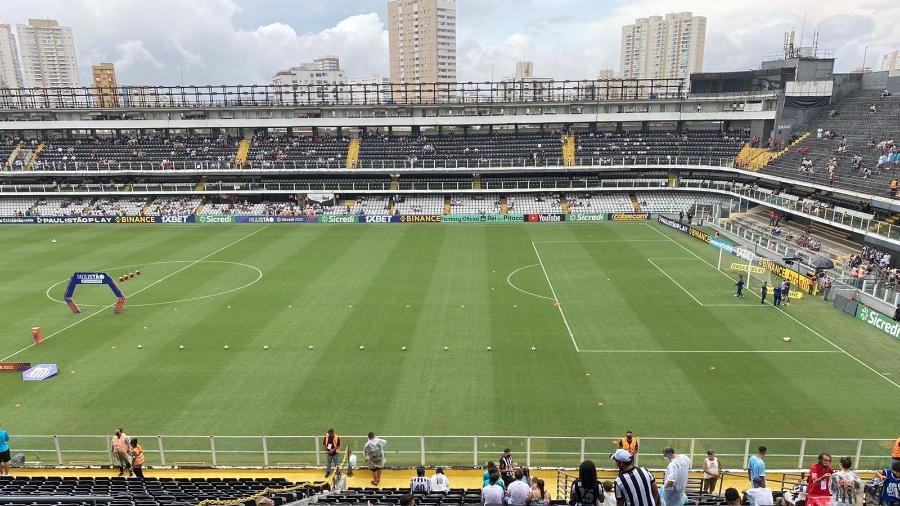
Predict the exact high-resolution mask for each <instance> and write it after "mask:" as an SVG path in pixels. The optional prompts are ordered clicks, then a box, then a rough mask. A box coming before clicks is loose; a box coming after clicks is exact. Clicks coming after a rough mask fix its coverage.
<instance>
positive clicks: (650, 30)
mask: <svg viewBox="0 0 900 506" xmlns="http://www.w3.org/2000/svg"><path fill="white" fill-rule="evenodd" d="M705 46H706V18H705V17H703V16H694V15H693V14H692V13H690V12H678V13H670V14H666V15H665V17H662V16H650V17H649V18H638V19H636V20H635V21H634V24H633V25H625V26H623V27H622V46H621V51H620V60H619V61H620V63H619V69H620V71H621V72H620V74H621V76H622V78H623V79H667V78H668V79H675V78H682V79H686V78H688V77H689V76H690V75H691V73H692V72H702V71H703V53H704V51H705Z"/></svg>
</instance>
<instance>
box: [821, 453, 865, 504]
mask: <svg viewBox="0 0 900 506" xmlns="http://www.w3.org/2000/svg"><path fill="white" fill-rule="evenodd" d="M852 466H853V462H852V461H851V460H850V457H843V458H841V470H840V471H838V472H836V473H834V474H832V475H831V483H830V484H829V488H830V489H831V494H832V496H833V498H834V506H852V505H853V504H855V503H856V494H857V493H859V492H860V491H862V481H861V480H860V479H859V476H857V475H856V473H854V472H853V471H851V470H850V468H851V467H852Z"/></svg>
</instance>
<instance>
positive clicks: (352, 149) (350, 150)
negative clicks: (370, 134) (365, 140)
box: [345, 137, 362, 169]
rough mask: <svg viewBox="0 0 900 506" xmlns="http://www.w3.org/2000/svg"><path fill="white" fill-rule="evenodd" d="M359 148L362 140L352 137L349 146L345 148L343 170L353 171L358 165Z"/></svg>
mask: <svg viewBox="0 0 900 506" xmlns="http://www.w3.org/2000/svg"><path fill="white" fill-rule="evenodd" d="M360 146H362V139H360V138H359V137H354V138H353V139H350V145H349V146H347V160H346V164H345V168H348V169H355V168H356V165H357V164H358V163H359V150H360Z"/></svg>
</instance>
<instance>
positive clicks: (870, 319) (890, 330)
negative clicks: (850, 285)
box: [856, 304, 900, 339]
mask: <svg viewBox="0 0 900 506" xmlns="http://www.w3.org/2000/svg"><path fill="white" fill-rule="evenodd" d="M856 317H857V318H859V319H860V320H862V321H864V322H866V323H868V324H869V325H871V326H873V327H875V328H876V329H878V330H880V331H882V332H884V333H885V334H887V335H889V336H894V337H896V338H897V339H900V322H895V321H894V320H892V319H890V318H888V317H887V316H885V315H883V314H881V313H879V312H878V311H875V310H874V309H872V308H870V307H868V306H863V305H862V304H859V305H858V306H857V307H856Z"/></svg>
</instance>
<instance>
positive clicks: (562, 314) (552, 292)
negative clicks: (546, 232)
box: [531, 241, 581, 352]
mask: <svg viewBox="0 0 900 506" xmlns="http://www.w3.org/2000/svg"><path fill="white" fill-rule="evenodd" d="M531 247H532V248H534V254H535V255H536V256H537V259H538V264H539V265H540V266H541V270H542V271H544V278H546V279H547V286H549V287H550V294H551V295H553V300H554V301H555V302H556V309H559V314H560V316H562V320H563V323H564V324H565V326H566V331H568V332H569V339H571V340H572V346H574V347H575V351H576V352H579V351H581V350H579V349H578V343H577V342H575V335H574V334H572V327H570V326H569V320H568V318H566V313H564V312H563V308H562V304H560V303H559V297H557V296H556V290H555V289H554V288H553V283H551V282H550V276H549V275H548V274H547V269H546V268H545V267H544V261H543V260H541V254H540V253H538V249H537V246H536V245H535V244H534V241H531Z"/></svg>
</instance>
